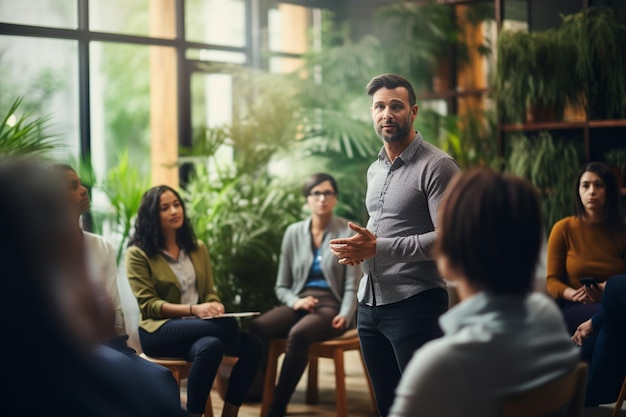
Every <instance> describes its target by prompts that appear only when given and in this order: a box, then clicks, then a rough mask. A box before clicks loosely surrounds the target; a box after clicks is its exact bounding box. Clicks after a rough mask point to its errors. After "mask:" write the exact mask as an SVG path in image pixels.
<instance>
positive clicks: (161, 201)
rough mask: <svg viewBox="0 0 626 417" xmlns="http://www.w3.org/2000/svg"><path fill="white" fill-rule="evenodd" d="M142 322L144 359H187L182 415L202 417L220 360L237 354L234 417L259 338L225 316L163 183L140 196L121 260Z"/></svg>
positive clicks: (204, 253)
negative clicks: (243, 330)
mask: <svg viewBox="0 0 626 417" xmlns="http://www.w3.org/2000/svg"><path fill="white" fill-rule="evenodd" d="M126 270H127V274H128V280H129V283H130V286H131V288H132V290H133V293H134V294H135V297H136V298H137V302H138V304H139V310H140V313H141V318H140V321H139V340H140V342H141V347H142V349H143V351H144V352H145V353H146V354H147V355H149V356H160V357H180V358H185V359H186V360H188V361H190V362H192V365H191V370H190V372H189V378H188V381H187V411H188V412H189V414H190V415H192V416H201V415H202V413H203V412H204V406H205V403H206V399H207V396H208V395H209V393H210V390H211V386H212V384H213V380H214V379H215V375H216V373H217V370H218V367H219V364H220V362H221V360H222V357H223V355H229V356H238V357H239V360H238V361H237V363H236V365H235V366H234V368H233V371H232V373H231V376H230V381H229V385H228V391H227V393H226V398H225V404H224V409H223V412H222V416H224V417H226V416H228V417H230V416H236V415H237V413H238V411H239V406H240V405H241V403H242V402H243V399H244V397H245V395H246V393H247V391H248V389H249V388H250V385H251V384H252V381H253V379H254V376H255V374H256V372H257V369H258V367H259V364H260V361H261V350H262V341H261V340H260V339H259V338H258V337H257V336H255V335H252V334H250V333H244V332H240V331H239V325H238V323H237V321H236V320H235V319H233V318H219V319H215V320H203V318H207V317H210V316H216V315H220V314H222V313H224V306H223V304H221V302H220V299H219V297H218V296H217V293H216V292H215V288H214V287H213V275H212V272H211V261H210V258H209V252H208V250H207V248H206V246H205V245H204V244H203V243H202V242H200V241H197V240H196V238H195V234H194V232H193V229H192V227H191V224H190V222H189V219H188V218H187V217H186V215H185V206H184V203H183V200H182V199H181V198H180V195H179V194H178V193H177V192H176V191H175V190H174V189H172V188H170V187H168V186H165V185H161V186H157V187H153V188H151V189H150V190H148V191H147V192H146V193H145V194H144V195H143V197H142V200H141V205H140V207H139V211H138V214H137V220H136V223H135V232H134V235H133V236H132V237H131V240H130V243H129V248H128V252H127V255H126Z"/></svg>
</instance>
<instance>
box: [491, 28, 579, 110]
mask: <svg viewBox="0 0 626 417" xmlns="http://www.w3.org/2000/svg"><path fill="white" fill-rule="evenodd" d="M497 51H498V52H497V53H498V59H497V64H496V74H495V77H494V79H493V90H494V95H495V97H496V99H497V100H498V101H499V106H498V108H499V109H500V111H501V113H502V114H501V115H502V117H503V119H504V120H506V121H508V122H525V121H526V122H540V121H548V120H561V119H562V118H563V113H564V110H565V108H566V106H567V105H568V104H569V105H572V106H574V107H582V106H584V94H583V93H584V89H583V88H582V85H581V82H580V79H579V78H578V76H577V75H576V72H575V71H572V68H573V67H574V66H575V64H576V60H577V57H576V48H575V45H574V42H573V41H572V40H570V39H567V38H564V37H562V36H559V34H558V32H557V30H556V29H552V30H547V31H542V32H524V31H519V30H517V31H514V30H503V31H502V32H501V33H500V36H499V38H498V47H497Z"/></svg>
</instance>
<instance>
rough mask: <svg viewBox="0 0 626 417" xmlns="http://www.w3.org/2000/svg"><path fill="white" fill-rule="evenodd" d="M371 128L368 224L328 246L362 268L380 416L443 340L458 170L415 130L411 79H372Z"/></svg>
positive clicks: (366, 350)
mask: <svg viewBox="0 0 626 417" xmlns="http://www.w3.org/2000/svg"><path fill="white" fill-rule="evenodd" d="M366 91H367V94H368V95H369V96H371V97H372V107H371V109H370V111H371V114H372V120H373V122H374V128H375V129H376V132H377V133H378V135H379V136H380V137H381V139H382V140H383V145H384V146H383V148H382V149H381V151H380V153H379V154H378V159H377V160H376V161H374V162H373V163H372V165H370V167H369V170H368V172H367V195H366V206H367V211H368V214H369V220H368V222H367V227H366V228H363V227H359V226H357V225H356V224H353V223H350V228H351V229H352V230H354V231H355V232H356V234H355V235H354V236H352V237H349V238H340V239H334V240H331V241H330V245H331V249H332V251H333V253H334V254H335V255H336V256H337V257H338V258H339V262H340V263H343V264H350V265H354V264H360V263H362V269H363V273H364V275H363V277H362V278H361V282H360V285H359V290H358V293H357V297H358V300H359V307H358V314H357V321H358V331H359V338H360V340H361V350H362V352H363V357H364V359H365V363H366V365H367V369H368V373H369V375H370V377H371V380H372V385H373V387H374V393H375V394H376V402H377V405H378V410H379V412H380V415H381V416H386V415H387V414H388V413H389V409H390V407H391V404H392V403H393V399H394V392H395V389H396V386H397V385H398V382H399V381H400V377H401V375H402V371H403V369H404V368H405V366H406V365H407V363H408V362H409V360H410V359H411V357H412V356H413V353H414V352H415V350H417V349H418V348H419V347H421V346H422V345H423V344H424V343H426V342H427V341H429V340H432V339H434V338H437V337H440V336H441V335H442V333H441V329H440V328H439V324H438V318H439V316H440V315H441V314H442V313H443V312H445V311H446V310H447V308H448V294H447V291H446V290H445V286H446V285H445V283H444V281H443V280H442V279H441V277H440V276H439V274H438V273H437V266H436V264H435V262H434V260H433V255H432V248H433V245H434V242H435V237H436V233H435V226H436V224H437V210H438V207H439V203H440V202H441V199H442V197H443V195H444V192H445V189H446V187H447V185H448V183H449V181H450V179H451V178H452V177H453V176H454V175H455V174H456V173H457V172H459V166H458V164H457V163H456V161H455V160H454V159H452V158H451V157H450V156H449V155H448V154H446V153H445V152H443V151H442V150H440V149H438V148H437V147H435V146H433V145H431V144H430V143H428V142H426V141H424V138H423V137H422V135H421V134H420V133H419V132H418V131H415V130H414V129H413V122H414V121H415V118H416V116H417V111H418V106H417V104H416V96H415V92H414V90H413V87H412V86H411V84H410V82H409V81H408V80H406V79H404V78H402V77H400V76H398V75H395V74H383V75H379V76H377V77H374V78H373V79H372V80H371V81H370V82H369V83H368V84H367V87H366Z"/></svg>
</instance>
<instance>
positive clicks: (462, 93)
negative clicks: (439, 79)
mask: <svg viewBox="0 0 626 417" xmlns="http://www.w3.org/2000/svg"><path fill="white" fill-rule="evenodd" d="M488 92H489V90H488V89H486V88H479V89H476V90H459V91H452V90H450V91H441V92H428V93H421V94H418V96H417V98H418V99H420V100H445V99H449V98H452V97H466V96H482V95H484V94H487V93H488Z"/></svg>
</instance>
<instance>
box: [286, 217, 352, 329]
mask: <svg viewBox="0 0 626 417" xmlns="http://www.w3.org/2000/svg"><path fill="white" fill-rule="evenodd" d="M352 235H354V232H353V231H352V229H350V228H349V227H348V221H347V220H346V219H343V218H341V217H337V216H333V217H332V218H331V220H330V222H329V223H328V226H327V227H326V230H325V231H324V237H323V239H322V245H321V247H320V253H321V255H322V259H321V261H320V266H321V268H322V272H323V273H324V277H325V278H326V281H327V282H328V284H329V285H330V289H331V292H332V293H333V295H334V296H335V297H336V298H337V300H339V301H341V308H340V310H339V314H340V315H341V316H343V317H345V319H346V323H347V325H349V324H351V323H352V319H353V318H354V314H355V311H356V286H357V282H358V280H359V279H360V278H361V268H360V267H359V266H350V265H341V264H340V263H339V262H338V260H337V257H336V256H335V255H333V254H332V253H331V251H330V245H329V241H330V240H331V239H335V238H339V237H348V236H352ZM312 264H313V252H312V251H311V218H310V217H309V218H308V219H306V220H302V221H300V222H297V223H294V224H291V225H290V226H289V227H287V230H286V231H285V235H284V236H283V242H282V248H281V254H280V262H279V265H278V277H277V279H276V286H275V290H276V296H277V297H278V299H279V300H280V301H281V302H282V303H283V304H285V305H287V306H289V307H292V306H293V304H294V303H295V302H296V301H297V300H298V299H299V298H300V296H299V294H300V293H301V292H302V291H303V290H304V284H305V283H306V280H307V277H308V275H309V270H310V269H311V265H312Z"/></svg>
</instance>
